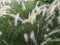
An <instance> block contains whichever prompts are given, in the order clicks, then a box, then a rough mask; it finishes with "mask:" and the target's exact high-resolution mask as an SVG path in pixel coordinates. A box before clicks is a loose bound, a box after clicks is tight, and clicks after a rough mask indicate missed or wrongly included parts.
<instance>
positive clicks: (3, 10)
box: [0, 6, 11, 17]
mask: <svg viewBox="0 0 60 45" xmlns="http://www.w3.org/2000/svg"><path fill="white" fill-rule="evenodd" d="M8 9H11V7H10V6H3V7H1V8H0V17H3V16H4V15H6V14H7V11H8Z"/></svg>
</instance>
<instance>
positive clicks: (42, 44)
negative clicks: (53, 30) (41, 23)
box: [40, 38, 51, 45]
mask: <svg viewBox="0 0 60 45" xmlns="http://www.w3.org/2000/svg"><path fill="white" fill-rule="evenodd" d="M50 40H51V38H47V39H46V41H44V42H42V43H41V44H40V45H45V44H46V43H47V42H48V41H50Z"/></svg>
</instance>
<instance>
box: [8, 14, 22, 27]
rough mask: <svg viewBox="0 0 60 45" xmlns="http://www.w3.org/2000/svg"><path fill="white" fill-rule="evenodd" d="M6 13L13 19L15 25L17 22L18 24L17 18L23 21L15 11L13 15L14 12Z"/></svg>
mask: <svg viewBox="0 0 60 45" xmlns="http://www.w3.org/2000/svg"><path fill="white" fill-rule="evenodd" d="M8 15H9V16H11V17H13V18H14V19H15V20H14V23H15V26H17V24H18V20H19V21H21V22H23V20H22V19H21V18H20V17H19V13H17V15H14V14H8Z"/></svg>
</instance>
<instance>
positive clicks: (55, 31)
mask: <svg viewBox="0 0 60 45" xmlns="http://www.w3.org/2000/svg"><path fill="white" fill-rule="evenodd" d="M58 32H60V30H53V31H51V32H50V33H48V34H46V36H45V37H48V36H50V35H52V34H54V33H58Z"/></svg>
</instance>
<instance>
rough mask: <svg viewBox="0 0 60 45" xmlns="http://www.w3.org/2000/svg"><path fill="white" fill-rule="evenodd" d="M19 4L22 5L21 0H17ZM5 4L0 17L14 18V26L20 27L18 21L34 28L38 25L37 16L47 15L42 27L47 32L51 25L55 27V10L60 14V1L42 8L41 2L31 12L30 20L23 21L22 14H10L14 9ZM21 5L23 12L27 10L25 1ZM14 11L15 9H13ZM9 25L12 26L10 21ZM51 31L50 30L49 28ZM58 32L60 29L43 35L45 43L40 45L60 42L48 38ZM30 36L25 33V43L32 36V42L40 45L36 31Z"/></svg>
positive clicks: (29, 14) (0, 10) (0, 9)
mask: <svg viewBox="0 0 60 45" xmlns="http://www.w3.org/2000/svg"><path fill="white" fill-rule="evenodd" d="M16 1H17V2H18V4H19V5H20V2H19V1H20V0H16ZM3 3H4V6H2V7H1V8H0V12H1V13H0V14H1V15H0V17H3V16H10V17H12V18H14V26H16V27H17V26H18V21H19V22H21V24H22V25H24V24H26V23H31V24H32V25H33V26H34V24H35V23H36V21H37V20H36V18H37V16H39V15H40V16H42V17H45V16H46V14H47V16H46V17H45V19H44V20H45V21H46V24H45V25H44V26H43V27H42V29H41V30H44V29H46V30H47V27H48V25H49V24H52V26H53V23H52V21H53V19H54V18H55V16H56V15H55V13H56V12H55V10H56V8H57V9H58V10H59V12H60V0H55V1H53V2H52V4H43V5H41V6H38V5H39V3H40V2H39V1H38V2H37V3H36V5H35V7H34V8H33V9H32V11H31V12H29V13H28V18H26V19H22V18H21V16H20V15H21V14H20V13H17V14H14V13H13V14H12V13H10V12H9V10H11V9H12V8H11V6H10V5H9V6H7V5H5V2H3ZM9 3H11V2H9ZM21 3H22V10H23V11H25V10H26V6H25V3H24V2H23V1H21ZM12 10H13V9H12ZM59 15H60V14H59ZM58 21H60V18H59V16H58ZM9 24H10V25H11V22H10V21H9ZM39 26H40V24H38V27H39ZM48 29H49V28H48ZM47 31H50V30H47ZM56 32H60V29H59V30H58V29H56V30H55V29H54V31H52V32H49V33H48V34H46V35H43V36H44V39H45V40H44V41H43V42H41V43H40V45H44V44H46V43H47V42H49V41H51V42H54V41H60V39H52V38H48V36H50V35H52V34H54V33H56ZM29 34H30V35H28V34H27V33H24V36H23V37H24V39H25V42H28V37H29V36H30V38H29V39H30V40H31V41H32V42H33V43H34V44H35V45H38V41H37V39H36V37H35V36H36V35H35V33H34V30H33V31H31V33H29ZM1 35H2V33H1Z"/></svg>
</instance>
